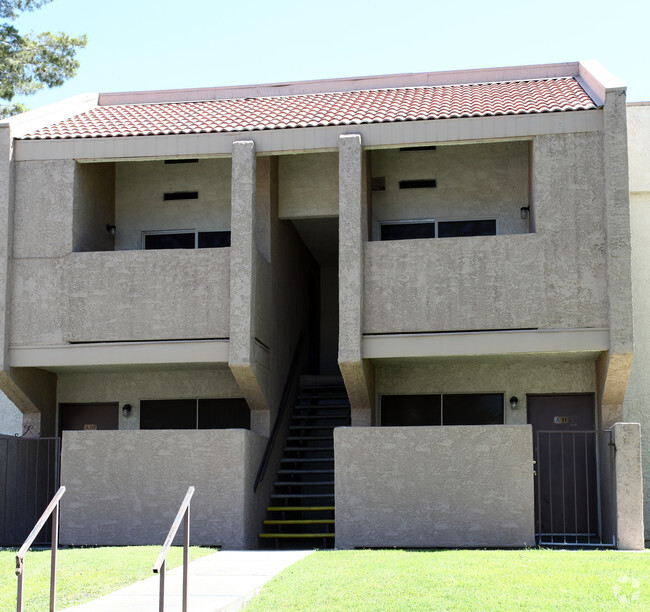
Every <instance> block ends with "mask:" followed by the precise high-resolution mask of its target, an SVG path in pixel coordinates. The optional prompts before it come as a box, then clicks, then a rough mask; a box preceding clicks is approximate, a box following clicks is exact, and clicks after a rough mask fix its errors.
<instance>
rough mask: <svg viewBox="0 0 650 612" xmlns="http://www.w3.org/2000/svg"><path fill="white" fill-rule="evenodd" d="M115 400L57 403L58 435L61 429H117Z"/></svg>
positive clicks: (117, 405)
mask: <svg viewBox="0 0 650 612" xmlns="http://www.w3.org/2000/svg"><path fill="white" fill-rule="evenodd" d="M118 410H119V404H118V403H117V402H110V403H101V404H59V436H60V435H61V432H62V431H78V430H83V429H87V430H88V429H117V428H118V425H117V423H118Z"/></svg>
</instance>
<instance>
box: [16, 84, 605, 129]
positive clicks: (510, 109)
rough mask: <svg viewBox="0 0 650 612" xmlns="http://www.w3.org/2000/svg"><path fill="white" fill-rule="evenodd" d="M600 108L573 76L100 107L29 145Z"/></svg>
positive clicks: (55, 127)
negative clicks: (65, 140)
mask: <svg viewBox="0 0 650 612" xmlns="http://www.w3.org/2000/svg"><path fill="white" fill-rule="evenodd" d="M595 108H597V106H596V104H594V102H593V101H592V100H591V98H590V97H589V96H588V95H587V93H586V92H585V90H584V89H583V88H582V87H581V86H580V85H579V83H578V82H577V81H576V80H575V79H574V78H572V77H564V78H551V79H536V80H530V81H513V82H501V83H478V84H470V85H444V86H434V87H404V88H391V89H369V90H361V91H345V92H339V93H310V94H300V95H289V96H277V97H260V98H240V99H231V100H206V101H201V102H174V103H158V104H123V105H115V106H97V107H96V108H94V109H92V110H90V111H88V112H85V113H82V114H80V115H77V116H75V117H72V118H70V119H66V120H65V121H61V122H59V123H56V124H54V125H52V126H50V127H46V128H42V129H40V130H38V131H36V132H34V133H33V134H29V135H27V136H24V138H26V139H53V138H54V139H55V138H101V137H110V136H153V135H165V134H201V133H214V132H244V131H254V130H274V129H286V128H294V127H319V126H336V125H354V124H362V123H384V122H393V121H418V120H431V119H455V118H459V117H487V116H492V115H520V114H529V113H548V112H557V111H576V110H588V109H595Z"/></svg>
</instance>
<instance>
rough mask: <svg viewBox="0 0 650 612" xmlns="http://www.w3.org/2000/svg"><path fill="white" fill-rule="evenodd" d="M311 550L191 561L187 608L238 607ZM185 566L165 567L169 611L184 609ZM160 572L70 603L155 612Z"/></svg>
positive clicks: (84, 608) (99, 609) (233, 553)
mask: <svg viewBox="0 0 650 612" xmlns="http://www.w3.org/2000/svg"><path fill="white" fill-rule="evenodd" d="M312 552H313V551H312V550H279V551H275V550H242V551H239V550H228V551H222V552H217V553H214V554H212V555H208V556H207V557H202V558H201V559H197V560H196V561H192V562H191V563H190V571H189V597H188V609H189V610H191V611H192V612H216V611H217V610H239V609H241V608H242V607H243V605H244V604H245V603H246V602H247V601H248V600H249V599H251V598H252V597H254V596H255V595H256V594H257V593H259V591H260V589H261V588H262V586H263V585H264V584H265V583H266V582H268V581H269V580H270V579H271V578H273V576H275V575H276V574H278V573H280V572H281V571H282V570H283V569H285V568H286V567H289V566H290V565H293V564H294V563H296V562H297V561H300V560H301V559H303V558H305V557H306V556H307V555H310V554H311V553H312ZM182 572H183V569H182V566H179V567H176V568H174V569H173V570H170V571H168V572H167V576H166V579H165V593H166V598H165V610H168V611H169V612H174V611H176V610H181V595H182V589H183V586H182V579H183V574H182ZM159 580H160V578H159V576H152V577H151V578H147V579H146V580H142V581H140V582H136V583H135V584H132V585H131V586H128V587H125V588H123V589H120V590H119V591H115V592H114V593H111V594H110V595H105V596H104V597H100V598H99V599H95V600H94V601H91V602H88V603H85V604H82V605H80V606H75V607H73V608H67V609H68V610H75V611H77V612H115V610H119V611H120V612H149V611H151V612H155V611H156V610H158V588H159Z"/></svg>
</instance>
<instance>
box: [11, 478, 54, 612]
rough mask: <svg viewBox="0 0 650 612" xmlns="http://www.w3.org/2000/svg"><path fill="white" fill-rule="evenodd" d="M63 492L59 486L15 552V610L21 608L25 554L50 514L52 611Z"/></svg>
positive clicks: (20, 611) (51, 609)
mask: <svg viewBox="0 0 650 612" xmlns="http://www.w3.org/2000/svg"><path fill="white" fill-rule="evenodd" d="M64 493H65V487H60V488H59V490H58V491H57V492H56V494H55V495H54V497H53V498H52V501H51V502H50V503H49V504H48V506H47V508H45V511H44V512H43V514H41V518H39V519H38V521H37V522H36V525H35V526H34V529H32V531H31V532H30V534H29V535H28V536H27V539H26V540H25V543H24V544H23V545H22V546H21V547H20V550H19V551H18V552H17V553H16V576H18V593H17V597H16V612H22V610H23V581H24V579H25V555H26V554H27V551H28V550H29V547H30V546H31V545H32V542H33V541H34V540H35V539H36V536H37V535H38V534H39V533H40V531H41V529H43V525H45V521H47V519H48V518H50V514H51V515H52V555H51V557H52V559H51V562H50V612H54V605H55V602H56V552H57V549H58V547H59V502H60V500H61V498H62V497H63V494H64Z"/></svg>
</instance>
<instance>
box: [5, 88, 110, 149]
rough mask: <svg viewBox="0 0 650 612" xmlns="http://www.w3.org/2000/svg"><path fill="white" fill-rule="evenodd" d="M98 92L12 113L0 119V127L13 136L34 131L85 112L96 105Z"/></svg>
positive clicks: (18, 136)
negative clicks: (7, 129)
mask: <svg viewBox="0 0 650 612" xmlns="http://www.w3.org/2000/svg"><path fill="white" fill-rule="evenodd" d="M98 96H99V94H96V93H85V94H80V95H78V96H75V97H73V98H68V99H67V100H63V101H62V102H56V103H54V104H48V105H47V106H43V107H41V108H37V109H35V110H31V111H27V112H26V113H21V114H20V115H14V116H13V117H9V118H8V119H5V120H4V121H0V128H10V129H11V135H12V137H14V138H20V137H22V136H24V135H25V134H30V133H32V132H35V131H36V130H38V129H39V128H42V127H44V126H48V125H52V124H54V123H58V122H59V121H64V120H65V119H69V118H70V117H74V116H75V115H79V114H81V113H85V112H86V111H89V110H91V109H93V108H95V107H96V106H97V103H98Z"/></svg>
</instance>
